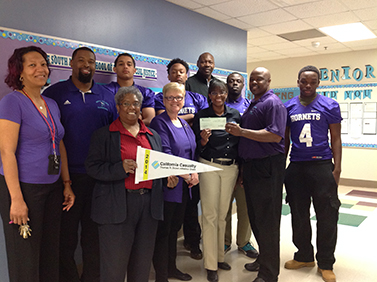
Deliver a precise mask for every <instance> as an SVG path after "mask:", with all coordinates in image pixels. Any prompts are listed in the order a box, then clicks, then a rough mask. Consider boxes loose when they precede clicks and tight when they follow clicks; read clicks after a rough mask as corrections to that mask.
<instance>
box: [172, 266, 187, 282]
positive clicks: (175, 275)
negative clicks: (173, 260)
mask: <svg viewBox="0 0 377 282" xmlns="http://www.w3.org/2000/svg"><path fill="white" fill-rule="evenodd" d="M168 277H169V278H175V279H178V280H182V281H190V280H191V279H192V277H191V275H190V274H188V273H183V272H182V271H180V270H179V269H176V270H175V271H174V272H172V273H169V275H168Z"/></svg>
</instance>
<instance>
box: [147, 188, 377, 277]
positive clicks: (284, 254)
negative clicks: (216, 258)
mask: <svg viewBox="0 0 377 282" xmlns="http://www.w3.org/2000/svg"><path fill="white" fill-rule="evenodd" d="M339 198H340V200H341V202H342V206H341V208H340V216H339V224H338V244H337V249H336V253H335V256H336V259H337V261H336V263H335V265H334V272H335V274H336V276H337V281H339V282H376V281H377V211H376V210H377V189H370V188H362V187H349V186H340V187H339ZM312 215H313V217H312V219H313V220H312V227H313V231H314V232H313V233H314V235H313V240H312V241H313V245H314V246H315V230H316V229H315V225H316V222H315V220H314V219H315V217H314V216H315V214H314V211H313V212H312ZM235 223H236V217H235V215H234V216H233V227H235V226H236V225H235ZM233 234H234V235H235V228H233ZM233 237H235V236H233ZM291 237H292V231H291V216H290V211H289V206H285V205H284V207H283V210H282V218H281V255H280V259H281V268H280V276H279V281H282V282H302V281H305V282H315V281H318V282H320V281H322V278H321V276H320V275H319V274H318V273H317V268H316V267H314V268H305V269H299V270H287V269H285V268H284V267H283V265H284V262H285V261H287V260H290V259H292V256H293V253H294V252H295V250H296V249H295V247H294V245H293V244H292V241H291ZM252 243H253V244H254V245H256V243H255V240H254V238H252ZM225 261H226V262H228V263H229V264H230V265H231V266H232V270H230V271H224V270H219V272H218V274H219V281H220V282H251V281H253V280H254V279H255V277H256V273H252V272H248V271H246V270H245V269H244V264H245V263H248V262H252V261H253V260H252V259H249V258H247V257H246V256H245V255H243V254H242V253H240V252H239V251H238V250H237V246H236V244H235V242H233V244H232V249H231V250H230V252H229V253H228V254H227V255H226V256H225ZM177 265H178V268H180V269H181V270H182V271H184V272H187V273H189V274H191V276H192V277H193V279H192V280H191V281H195V282H205V281H207V279H206V271H205V269H204V267H203V261H202V260H200V261H196V260H193V259H191V258H190V256H189V252H188V251H186V250H185V249H184V248H183V245H182V240H180V241H179V242H178V258H177ZM149 281H154V273H153V268H152V271H151V275H150V280H149ZM169 281H171V282H173V281H178V280H174V279H170V280H169Z"/></svg>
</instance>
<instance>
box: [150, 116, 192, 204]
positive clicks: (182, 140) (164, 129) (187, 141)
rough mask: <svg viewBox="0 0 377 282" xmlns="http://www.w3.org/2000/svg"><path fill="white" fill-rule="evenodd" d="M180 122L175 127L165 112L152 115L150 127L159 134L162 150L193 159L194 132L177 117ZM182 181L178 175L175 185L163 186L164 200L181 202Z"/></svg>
mask: <svg viewBox="0 0 377 282" xmlns="http://www.w3.org/2000/svg"><path fill="white" fill-rule="evenodd" d="M179 120H180V121H181V123H182V127H181V128H177V127H176V126H175V125H174V124H173V123H172V121H171V119H170V117H169V116H168V114H167V113H166V112H163V113H162V114H161V115H158V116H156V117H154V118H153V119H152V121H151V124H150V127H151V128H153V129H154V130H156V131H157V133H158V134H159V135H160V136H161V143H162V151H163V152H164V153H167V154H170V155H174V156H177V157H181V158H186V159H189V160H194V155H195V149H196V143H195V134H194V132H193V131H192V129H191V128H190V126H189V125H188V123H187V122H186V121H185V120H183V119H181V118H179ZM182 183H183V180H182V178H181V177H180V178H179V182H178V184H177V186H176V187H175V188H174V189H169V188H167V187H166V186H164V187H163V188H164V200H165V201H167V202H176V203H182V191H183V190H182Z"/></svg>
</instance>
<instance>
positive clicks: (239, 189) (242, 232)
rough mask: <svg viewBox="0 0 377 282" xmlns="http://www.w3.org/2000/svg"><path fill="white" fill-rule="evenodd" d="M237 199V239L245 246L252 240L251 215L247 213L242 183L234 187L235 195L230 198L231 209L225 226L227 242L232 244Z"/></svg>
mask: <svg viewBox="0 0 377 282" xmlns="http://www.w3.org/2000/svg"><path fill="white" fill-rule="evenodd" d="M234 199H236V205H237V239H236V243H237V246H238V247H241V248H242V247H243V246H245V245H246V244H247V243H249V241H250V237H251V228H250V221H249V216H248V214H247V205H246V198H245V189H244V188H243V186H241V185H237V186H236V187H235V188H234V191H233V195H232V197H231V200H230V205H229V211H228V214H227V216H226V228H225V244H226V245H229V246H230V245H232V208H233V200H234Z"/></svg>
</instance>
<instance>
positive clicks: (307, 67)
mask: <svg viewBox="0 0 377 282" xmlns="http://www.w3.org/2000/svg"><path fill="white" fill-rule="evenodd" d="M306 71H312V72H315V73H316V74H317V75H318V80H319V79H320V78H321V75H320V74H319V70H318V69H317V68H316V67H315V66H311V65H308V66H306V67H303V68H302V69H300V71H299V72H298V79H300V75H301V74H302V73H303V72H306Z"/></svg>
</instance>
